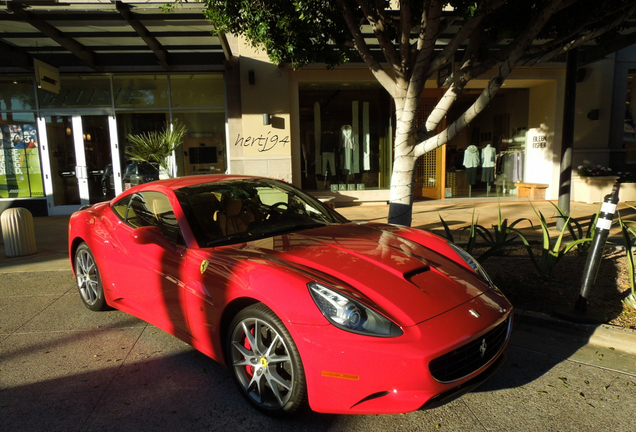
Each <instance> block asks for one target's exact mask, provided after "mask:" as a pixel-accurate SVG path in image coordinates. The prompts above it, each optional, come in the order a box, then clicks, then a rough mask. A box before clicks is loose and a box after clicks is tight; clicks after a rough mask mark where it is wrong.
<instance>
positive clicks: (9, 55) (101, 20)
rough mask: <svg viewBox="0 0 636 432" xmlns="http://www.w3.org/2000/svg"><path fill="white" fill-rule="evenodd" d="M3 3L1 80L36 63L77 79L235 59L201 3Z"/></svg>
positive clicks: (204, 66)
mask: <svg viewBox="0 0 636 432" xmlns="http://www.w3.org/2000/svg"><path fill="white" fill-rule="evenodd" d="M3 3H4V4H0V73H9V72H21V71H22V72H24V71H31V70H33V59H34V58H36V59H38V60H41V61H43V62H45V63H48V64H50V65H52V66H55V67H57V68H59V69H60V71H61V72H76V73H77V72H136V71H139V72H175V71H176V72H178V71H197V70H203V71H206V70H207V71H210V70H222V69H224V68H227V67H229V61H230V59H231V57H232V52H231V50H230V47H229V45H228V43H227V40H226V38H225V36H224V35H217V34H216V32H215V31H214V27H213V26H212V25H211V24H210V23H209V21H208V20H207V19H206V18H205V16H204V15H203V13H202V6H201V5H200V4H198V5H197V4H196V3H184V4H183V5H182V6H181V7H179V8H176V10H174V11H173V12H172V13H164V12H162V11H161V10H160V6H161V5H163V4H165V3H166V2H165V0H160V1H158V0H145V1H139V0H137V1H135V0H132V1H127V0H123V1H109V0H96V1H92V2H89V1H77V0H67V1H46V0H45V1H42V0H40V1H37V0H24V1H19V0H15V1H9V2H3Z"/></svg>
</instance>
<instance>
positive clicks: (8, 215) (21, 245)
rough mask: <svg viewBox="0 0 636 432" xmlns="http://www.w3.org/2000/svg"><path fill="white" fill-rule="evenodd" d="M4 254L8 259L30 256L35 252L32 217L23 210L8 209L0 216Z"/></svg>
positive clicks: (18, 208) (19, 208)
mask: <svg viewBox="0 0 636 432" xmlns="http://www.w3.org/2000/svg"><path fill="white" fill-rule="evenodd" d="M0 223H1V224H2V239H3V240H4V253H5V254H6V255H7V256H8V257H16V256H22V255H32V254H34V253H36V252H37V247H36V246H35V229H34V228H33V216H31V212H30V211H28V210H27V209H25V208H21V207H17V208H10V209H7V210H5V211H3V212H2V215H0Z"/></svg>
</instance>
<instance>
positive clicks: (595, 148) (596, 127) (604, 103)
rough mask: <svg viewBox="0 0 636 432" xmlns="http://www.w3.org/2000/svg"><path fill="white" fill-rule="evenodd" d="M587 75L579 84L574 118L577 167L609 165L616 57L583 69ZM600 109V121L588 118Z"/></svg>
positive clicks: (574, 157)
mask: <svg viewBox="0 0 636 432" xmlns="http://www.w3.org/2000/svg"><path fill="white" fill-rule="evenodd" d="M582 70H584V71H585V76H584V78H583V80H582V81H581V82H578V83H577V85H576V114H575V119H574V153H573V156H572V166H573V168H574V169H576V167H578V166H579V165H581V164H583V163H584V162H588V163H591V164H594V165H597V164H601V165H603V166H607V165H608V163H609V152H608V148H609V141H608V140H609V130H610V112H611V105H612V97H611V95H612V79H611V78H612V77H613V76H614V56H613V55H612V56H610V57H608V58H606V59H604V60H601V61H598V62H595V63H592V64H590V65H586V66H584V67H582V68H579V73H582V72H581V71H582ZM594 110H598V120H592V119H589V118H588V114H590V116H592V115H593V114H594V113H593V111H594Z"/></svg>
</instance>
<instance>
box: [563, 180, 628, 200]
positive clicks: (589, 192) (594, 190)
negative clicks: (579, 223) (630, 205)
mask: <svg viewBox="0 0 636 432" xmlns="http://www.w3.org/2000/svg"><path fill="white" fill-rule="evenodd" d="M617 179H618V176H598V177H580V176H577V175H573V176H572V201H579V202H584V203H588V204H593V203H597V202H603V198H605V195H607V194H609V193H610V192H611V191H612V186H614V183H616V180H617ZM627 184H630V183H627ZM627 184H626V185H627ZM623 186H625V185H621V189H620V192H619V194H618V196H619V198H620V200H621V201H630V199H628V198H627V195H628V189H629V190H630V191H631V189H632V188H626V189H625V196H623V193H624V192H623ZM634 192H636V190H635V191H634ZM633 196H634V197H636V195H633Z"/></svg>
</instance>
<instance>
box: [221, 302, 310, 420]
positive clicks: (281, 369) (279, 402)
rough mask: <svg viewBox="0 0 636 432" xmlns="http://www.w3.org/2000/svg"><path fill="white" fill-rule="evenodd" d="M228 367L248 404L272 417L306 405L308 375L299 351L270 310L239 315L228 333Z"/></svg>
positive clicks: (251, 309)
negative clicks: (306, 376)
mask: <svg viewBox="0 0 636 432" xmlns="http://www.w3.org/2000/svg"><path fill="white" fill-rule="evenodd" d="M227 353H228V365H229V367H230V369H231V370H232V372H233V376H234V379H235V380H236V382H237V384H238V386H239V388H240V389H241V391H242V393H243V395H244V396H245V397H246V398H247V400H248V401H249V402H250V403H251V404H252V405H253V406H254V407H256V409H258V410H259V411H261V412H263V413H265V414H268V415H271V416H284V415H289V414H292V413H293V412H295V411H296V410H297V409H298V408H299V407H300V406H301V405H303V404H304V402H305V395H306V384H305V374H304V371H303V366H302V362H301V359H300V354H299V353H298V349H297V348H296V345H295V344H294V341H293V340H292V338H291V335H290V334H289V332H288V331H287V329H286V328H285V326H284V325H283V323H282V321H281V320H280V319H279V318H278V317H277V316H276V315H275V314H274V312H272V311H271V310H270V309H269V308H268V307H267V306H265V305H264V304H262V303H259V304H255V305H252V306H249V307H247V308H245V309H243V310H242V311H241V312H239V313H238V314H237V315H236V317H235V318H234V320H233V321H232V324H231V325H230V329H229V332H228V338H227Z"/></svg>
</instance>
